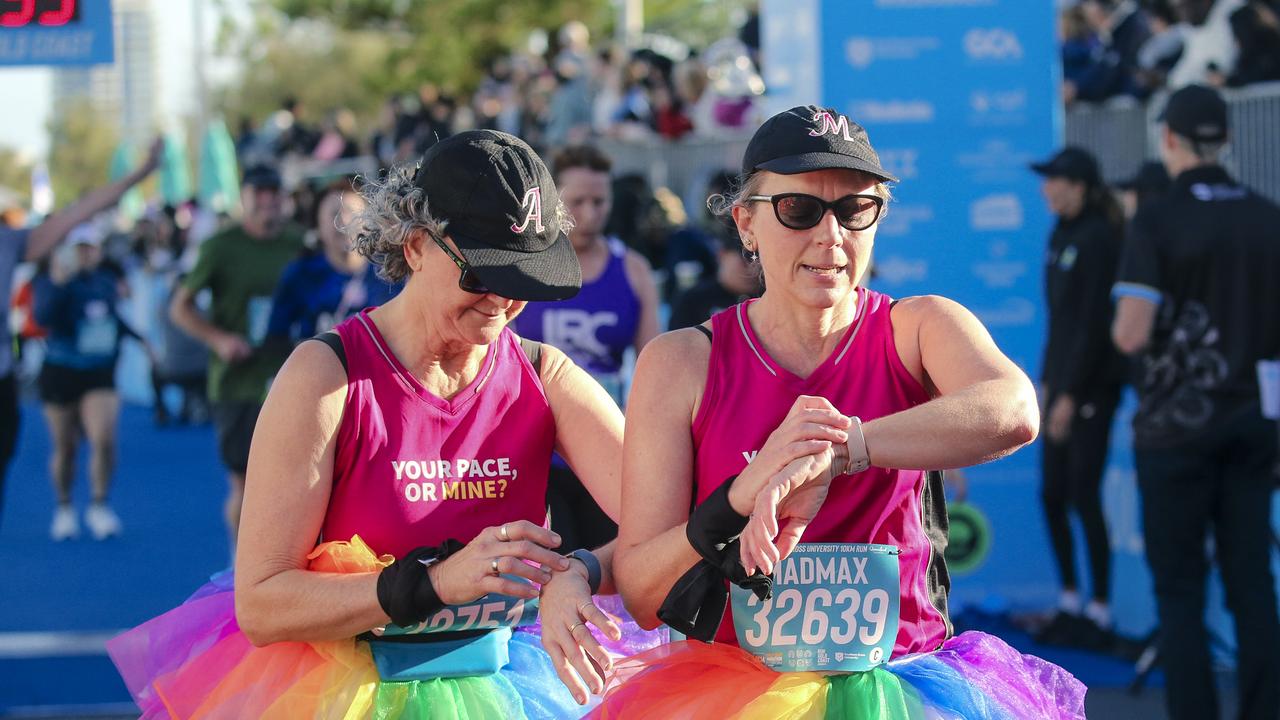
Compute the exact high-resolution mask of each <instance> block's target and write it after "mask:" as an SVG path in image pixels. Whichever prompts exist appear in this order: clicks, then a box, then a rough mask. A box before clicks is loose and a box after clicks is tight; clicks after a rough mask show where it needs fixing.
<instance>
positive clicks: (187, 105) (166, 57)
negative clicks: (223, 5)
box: [0, 0, 249, 158]
mask: <svg viewBox="0 0 1280 720" xmlns="http://www.w3.org/2000/svg"><path fill="white" fill-rule="evenodd" d="M248 1H249V0H232V2H231V3H229V4H230V5H231V6H232V9H233V10H234V11H238V12H243V11H244V8H245V7H247V5H248ZM201 3H203V4H205V5H210V4H211V3H208V2H204V0H151V8H152V13H153V15H154V18H155V30H156V35H157V47H156V82H157V83H158V91H159V97H160V100H159V112H160V120H161V122H162V123H166V122H172V121H173V120H174V119H175V118H178V117H180V116H181V115H183V114H186V113H189V112H191V111H192V109H193V108H194V107H195V81H194V79H193V78H192V73H191V69H192V66H193V60H192V56H191V48H192V44H193V43H192V40H193V38H194V33H193V29H192V18H193V15H192V13H193V8H194V7H195V6H196V5H197V4H201ZM207 18H208V19H207V20H206V22H205V35H206V36H207V37H208V38H209V41H208V42H207V43H206V47H208V46H210V45H212V38H213V35H214V33H215V32H216V31H217V22H216V18H215V17H214V15H213V12H212V11H208V15H207ZM217 69H221V68H214V70H217ZM52 77H53V72H52V71H51V70H49V69H46V68H4V69H0V97H3V98H4V99H5V101H6V102H12V103H14V105H15V106H16V107H18V108H21V110H20V111H18V112H5V113H0V145H4V146H9V147H15V148H18V149H19V150H21V151H23V152H24V153H28V154H30V155H31V156H33V157H37V158H38V157H42V156H43V155H44V154H45V153H46V152H47V150H48V138H47V136H46V133H45V124H46V122H47V121H48V116H49V107H50V102H51V99H52V97H51V96H52V87H51V86H52V79H51V78H52Z"/></svg>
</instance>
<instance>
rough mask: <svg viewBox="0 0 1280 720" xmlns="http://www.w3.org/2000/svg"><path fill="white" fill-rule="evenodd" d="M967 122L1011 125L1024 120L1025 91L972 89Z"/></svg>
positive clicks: (1023, 89) (1025, 108) (980, 124)
mask: <svg viewBox="0 0 1280 720" xmlns="http://www.w3.org/2000/svg"><path fill="white" fill-rule="evenodd" d="M969 110H970V113H969V122H970V123H972V124H973V125H979V126H990V125H1012V124H1016V123H1023V122H1026V119H1027V91H1026V89H1025V88H1019V89H1016V90H982V89H979V90H974V91H972V92H970V93H969Z"/></svg>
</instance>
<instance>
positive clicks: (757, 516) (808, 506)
mask: <svg viewBox="0 0 1280 720" xmlns="http://www.w3.org/2000/svg"><path fill="white" fill-rule="evenodd" d="M848 462H849V457H848V448H847V446H845V445H835V446H830V447H828V448H827V449H826V450H823V451H822V452H819V453H816V454H814V455H806V456H805V457H802V458H797V459H795V460H792V461H791V462H790V463H787V465H786V467H784V468H783V469H782V471H781V472H779V473H777V474H776V475H774V476H773V478H772V479H771V480H770V482H769V484H768V485H767V486H766V487H765V488H764V489H763V490H761V491H760V493H759V494H757V495H756V503H755V508H754V510H753V511H752V513H751V520H750V521H749V522H748V523H747V527H746V528H745V529H744V530H743V531H742V535H741V536H740V539H741V547H740V556H741V560H742V566H743V567H744V568H746V569H747V574H748V575H753V574H755V571H756V570H757V569H759V570H760V572H762V573H764V574H765V575H768V574H770V573H772V572H773V568H774V566H775V565H777V564H778V563H779V562H780V561H781V560H782V559H783V558H785V557H786V556H788V555H790V554H791V551H792V550H794V549H795V547H796V545H797V544H799V542H800V536H801V535H803V534H804V531H805V528H807V527H809V523H811V522H813V518H814V517H815V516H817V514H818V511H819V510H821V509H822V505H823V503H825V502H826V500H827V492H828V491H829V490H830V488H831V481H832V480H833V479H834V478H835V477H836V476H837V475H839V474H841V473H843V472H844V469H845V466H846V465H847V464H848Z"/></svg>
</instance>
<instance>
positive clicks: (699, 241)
mask: <svg viewBox="0 0 1280 720" xmlns="http://www.w3.org/2000/svg"><path fill="white" fill-rule="evenodd" d="M736 177H737V174H736V173H734V172H732V171H729V170H721V171H720V172H717V173H715V174H713V175H712V176H711V177H710V178H709V179H708V181H707V186H706V189H705V192H703V193H701V196H700V197H701V198H703V199H702V200H701V201H700V203H699V204H700V205H701V207H702V212H701V213H699V217H698V219H697V220H696V221H695V222H690V223H687V224H685V225H683V226H681V227H678V228H676V229H675V230H674V231H672V233H671V234H670V235H668V236H667V241H666V246H667V247H666V257H665V261H664V262H663V265H662V274H663V276H664V278H665V281H666V284H665V288H664V290H665V295H666V299H667V300H668V301H670V300H671V299H672V298H674V297H675V296H676V295H678V294H680V293H682V292H685V291H687V290H689V289H690V288H692V287H693V286H694V285H695V284H697V283H699V282H702V281H704V280H710V279H713V278H714V277H715V274H716V268H717V267H718V265H719V263H718V262H717V260H716V256H717V254H718V253H719V252H720V240H719V239H718V238H719V236H720V235H721V234H722V233H724V232H726V231H730V230H732V227H731V226H730V225H729V224H728V223H726V222H725V221H724V220H723V219H721V218H718V217H716V216H715V215H713V214H712V213H711V211H710V209H709V208H708V207H707V201H706V199H705V198H714V197H716V196H718V195H727V194H728V193H729V191H730V189H731V188H732V185H733V182H734V179H735V178H736ZM704 319H705V318H704ZM699 322H701V321H699Z"/></svg>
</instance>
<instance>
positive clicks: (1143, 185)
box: [1116, 160, 1170, 222]
mask: <svg viewBox="0 0 1280 720" xmlns="http://www.w3.org/2000/svg"><path fill="white" fill-rule="evenodd" d="M1169 183H1170V180H1169V171H1168V170H1165V169H1164V163H1162V162H1158V161H1156V160H1148V161H1147V162H1144V163H1142V166H1141V167H1139V168H1138V171H1137V172H1136V173H1134V175H1133V177H1130V178H1125V179H1124V180H1121V181H1119V182H1117V183H1116V190H1118V191H1120V207H1122V208H1124V218H1125V221H1126V222H1127V221H1129V220H1132V219H1133V216H1134V215H1136V214H1137V213H1138V208H1141V207H1144V206H1145V205H1146V204H1147V203H1149V202H1151V201H1152V200H1155V199H1156V198H1159V197H1161V196H1163V195H1164V194H1165V193H1166V192H1168V191H1169Z"/></svg>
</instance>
